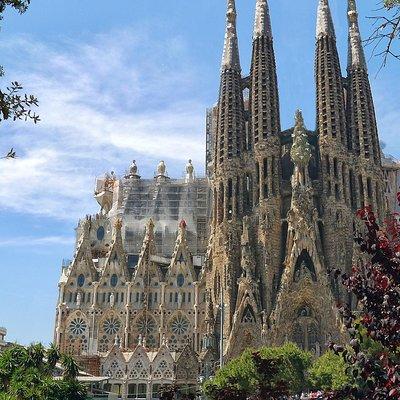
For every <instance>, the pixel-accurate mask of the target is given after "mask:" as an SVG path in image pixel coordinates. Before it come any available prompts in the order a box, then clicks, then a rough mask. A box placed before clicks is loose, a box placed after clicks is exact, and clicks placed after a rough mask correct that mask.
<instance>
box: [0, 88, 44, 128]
mask: <svg viewBox="0 0 400 400" xmlns="http://www.w3.org/2000/svg"><path fill="white" fill-rule="evenodd" d="M21 90H22V86H21V85H20V84H19V83H18V82H12V83H11V85H10V86H9V87H7V88H6V90H5V91H2V90H0V122H1V121H2V120H6V119H9V118H12V119H13V120H14V121H15V120H17V119H24V120H25V121H27V120H28V119H31V120H32V121H33V122H34V123H35V124H36V123H37V122H39V121H40V119H39V116H38V115H36V113H35V112H33V111H32V107H38V105H39V104H38V99H37V98H36V97H35V96H33V95H27V94H23V95H21V94H20V92H21Z"/></svg>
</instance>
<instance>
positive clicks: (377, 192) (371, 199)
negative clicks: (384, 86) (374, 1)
mask: <svg viewBox="0 0 400 400" xmlns="http://www.w3.org/2000/svg"><path fill="white" fill-rule="evenodd" d="M348 21H349V56H348V66H347V73H348V99H347V121H348V133H349V148H350V149H351V150H352V151H353V152H354V154H355V156H356V158H357V159H358V164H359V171H358V177H357V178H356V179H354V180H355V182H354V183H355V186H356V187H357V200H355V199H354V200H353V202H354V203H355V204H354V206H357V207H362V206H364V205H372V206H373V208H374V210H376V211H378V213H379V215H380V216H381V217H382V215H383V200H382V193H383V187H382V176H381V173H382V172H381V149H380V145H379V139H378V129H377V124H376V117H375V108H374V102H373V99H372V92H371V86H370V83H369V77H368V70H367V64H366V61H365V55H364V50H363V46H362V39H361V34H360V28H359V25H358V12H357V6H356V0H348Z"/></svg>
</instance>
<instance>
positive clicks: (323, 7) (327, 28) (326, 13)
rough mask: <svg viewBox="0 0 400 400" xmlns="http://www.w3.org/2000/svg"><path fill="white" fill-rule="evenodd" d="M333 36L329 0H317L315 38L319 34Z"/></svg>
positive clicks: (333, 29)
mask: <svg viewBox="0 0 400 400" xmlns="http://www.w3.org/2000/svg"><path fill="white" fill-rule="evenodd" d="M324 35H327V36H331V37H335V28H334V26H333V21H332V14H331V9H330V7H329V0H319V5H318V15H317V39H318V38H319V37H320V36H324Z"/></svg>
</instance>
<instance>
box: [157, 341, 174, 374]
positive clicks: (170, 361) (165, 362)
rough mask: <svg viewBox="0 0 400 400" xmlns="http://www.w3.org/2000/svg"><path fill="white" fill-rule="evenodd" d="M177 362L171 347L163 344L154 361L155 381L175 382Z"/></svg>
mask: <svg viewBox="0 0 400 400" xmlns="http://www.w3.org/2000/svg"><path fill="white" fill-rule="evenodd" d="M174 365H175V360H174V358H173V356H172V354H171V350H170V348H169V345H168V346H167V344H165V343H164V344H162V345H161V347H160V349H159V350H158V352H157V354H156V356H155V358H154V360H153V379H154V380H155V381H162V382H164V381H173V380H174V377H175V374H174Z"/></svg>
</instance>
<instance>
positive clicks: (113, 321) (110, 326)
mask: <svg viewBox="0 0 400 400" xmlns="http://www.w3.org/2000/svg"><path fill="white" fill-rule="evenodd" d="M120 328H121V322H120V321H119V320H118V319H117V318H109V319H107V320H105V321H104V324H103V329H104V332H105V333H106V334H107V335H116V334H117V333H118V332H119V330H120Z"/></svg>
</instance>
